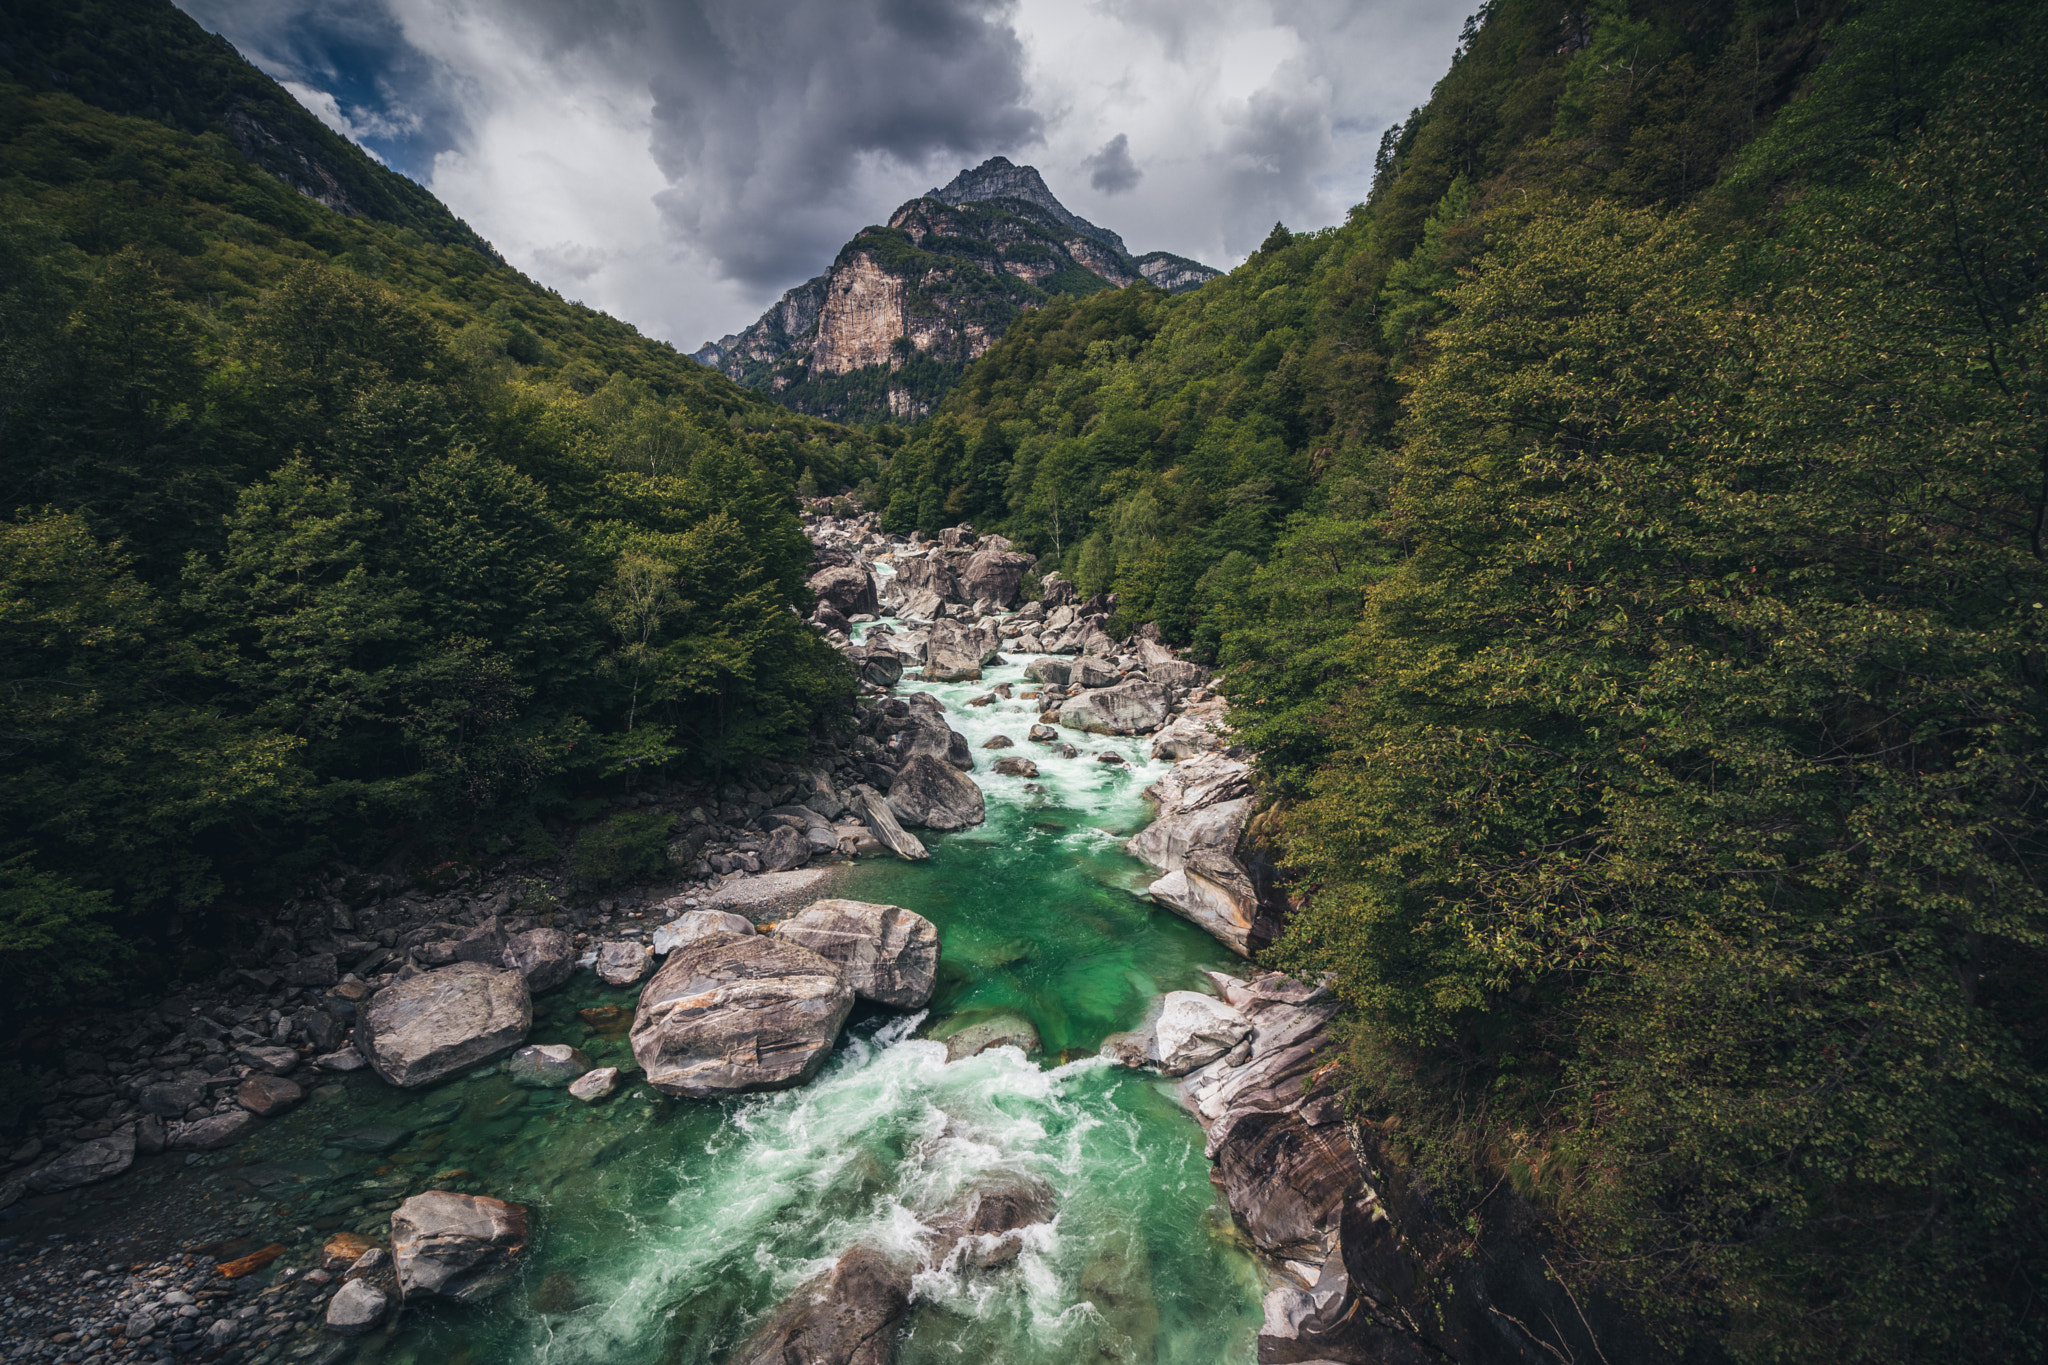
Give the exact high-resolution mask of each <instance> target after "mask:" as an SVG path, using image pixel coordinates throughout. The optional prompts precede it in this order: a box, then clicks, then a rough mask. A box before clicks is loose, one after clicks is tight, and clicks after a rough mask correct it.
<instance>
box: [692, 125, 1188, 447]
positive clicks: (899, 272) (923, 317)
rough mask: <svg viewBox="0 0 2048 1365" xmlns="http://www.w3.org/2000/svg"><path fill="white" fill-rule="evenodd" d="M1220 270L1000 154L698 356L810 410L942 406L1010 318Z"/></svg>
mask: <svg viewBox="0 0 2048 1365" xmlns="http://www.w3.org/2000/svg"><path fill="white" fill-rule="evenodd" d="M1220 273H1221V272H1219V271H1216V270H1212V269H1210V268H1209V267H1208V266H1205V265H1202V264H1201V263H1200V262H1198V261H1191V260H1188V259H1187V258H1186V257H1183V256H1174V255H1171V254H1169V253H1167V252H1163V251H1155V252H1151V253H1149V254H1147V255H1144V256H1136V257H1134V256H1132V255H1131V253H1130V252H1129V250H1128V249H1127V248H1126V247H1125V246H1124V241H1123V238H1121V237H1119V236H1117V234H1116V233H1114V232H1111V231H1110V230H1109V229H1108V228H1104V227H1097V226H1096V225H1095V224H1093V223H1091V222H1089V221H1088V220H1087V219H1085V218H1082V217H1080V216H1078V215H1076V214H1074V213H1071V212H1069V211H1068V210H1067V208H1066V207H1065V206H1064V205H1062V204H1061V203H1060V201H1059V200H1058V199H1057V198H1055V197H1054V196H1053V193H1052V191H1051V190H1050V189H1048V188H1046V184H1045V181H1044V179H1043V178H1042V177H1041V176H1040V175H1039V174H1038V171H1037V170H1036V169H1035V168H1033V167H1031V166H1018V165H1014V164H1012V163H1011V162H1009V161H1007V160H1005V159H1004V158H1002V157H993V158H991V159H989V160H988V161H985V162H983V163H982V164H981V165H979V166H976V167H974V168H973V169H971V170H965V171H962V172H961V173H960V174H959V175H957V176H955V177H954V178H953V180H952V181H951V183H949V184H947V185H945V186H944V187H942V188H939V189H935V190H932V191H931V192H930V193H929V194H925V195H921V196H920V197H918V198H916V199H913V200H911V201H910V202H908V203H906V204H904V205H903V206H902V207H900V208H898V209H897V210H896V212H895V213H893V214H891V215H890V217H889V221H888V223H887V224H886V225H884V226H881V227H871V228H867V229H865V230H864V231H862V232H861V233H860V235H859V236H857V237H855V238H854V239H853V240H852V241H851V242H849V243H847V244H846V246H845V247H844V248H842V249H841V250H840V253H839V256H838V259H837V260H835V261H834V262H833V263H832V268H831V269H830V270H828V271H826V273H824V274H823V275H819V276H818V277H816V278H815V279H811V280H807V281H805V282H804V283H803V284H800V285H798V286H797V287H796V288H794V289H792V290H790V291H789V292H788V293H787V294H784V295H783V296H782V298H781V299H780V300H779V301H778V302H777V303H776V304H775V306H774V307H773V308H770V309H769V310H768V311H767V312H766V313H764V314H763V315H762V316H761V319H760V320H759V321H758V322H756V323H755V324H754V325H753V326H751V327H749V328H747V329H746V330H745V331H743V332H737V333H734V334H733V335H731V336H727V337H723V338H721V339H719V340H718V341H713V342H706V343H705V344H704V346H703V347H702V348H700V349H699V350H698V351H697V352H696V356H695V358H696V359H697V360H699V361H700V362H702V363H703V364H706V365H709V366H711V367H712V368H714V369H717V370H721V371H723V372H724V373H725V374H727V375H729V376H731V377H732V378H733V379H736V380H738V381H739V382H740V383H742V384H746V385H748V386H750V387H753V388H757V389H762V390H765V391H767V392H769V393H771V394H774V395H775V396H776V397H777V398H778V399H779V400H780V401H782V402H784V403H786V404H788V405H789V406H790V407H793V408H796V409H797V410H798V411H800V412H811V413H817V414H820V415H823V416H831V417H839V418H846V419H854V420H858V419H863V418H873V417H880V416H892V417H898V418H916V417H920V416H923V415H924V414H925V413H927V412H929V411H931V409H932V408H933V407H935V406H936V405H937V404H938V401H939V399H940V398H942V397H943V396H944V395H945V392H946V390H947V389H949V388H951V387H952V385H953V382H954V381H955V380H956V379H957V378H958V377H959V375H960V372H961V371H962V370H963V369H965V368H966V366H967V364H968V362H969V361H972V360H973V359H974V358H975V357H976V356H978V355H980V354H981V353H982V352H983V351H985V350H987V349H988V348H989V347H990V346H992V345H994V344H995V343H996V341H997V340H998V339H999V338H1001V336H1002V334H1003V331H1004V330H1005V329H1006V328H1007V327H1008V326H1009V324H1010V321H1011V320H1012V319H1013V318H1015V317H1016V316H1017V315H1018V314H1019V313H1022V312H1023V311H1024V310H1026V309H1028V308H1035V307H1038V306H1039V305H1040V304H1043V303H1044V302H1046V301H1047V300H1048V299H1050V298H1052V297H1053V296H1054V295H1056V294H1087V293H1093V292H1095V291H1096V290H1098V289H1107V288H1122V287H1124V286H1125V285H1129V284H1133V283H1136V282H1137V281H1139V280H1146V281H1149V282H1151V283H1152V284H1154V285H1156V286H1157V287H1159V288H1161V289H1164V290H1166V291H1168V292H1169V293H1180V292H1183V291H1185V290H1189V289H1195V288H1199V287H1200V286H1201V285H1203V284H1206V283H1207V282H1208V281H1210V280H1213V279H1215V278H1216V277H1217V276H1218V275H1219V274H1220Z"/></svg>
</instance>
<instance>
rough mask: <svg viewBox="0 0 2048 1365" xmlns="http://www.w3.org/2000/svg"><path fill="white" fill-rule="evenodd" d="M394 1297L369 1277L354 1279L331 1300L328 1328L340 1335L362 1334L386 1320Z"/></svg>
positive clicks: (353, 1335)
mask: <svg viewBox="0 0 2048 1365" xmlns="http://www.w3.org/2000/svg"><path fill="white" fill-rule="evenodd" d="M390 1307H391V1299H390V1297H389V1296H388V1295H386V1294H385V1292H384V1291H383V1290H381V1289H379V1288H378V1287H377V1286H376V1285H374V1284H371V1283H370V1282H369V1281H368V1280H350V1281H349V1282H348V1283H346V1284H344V1285H342V1287H341V1288H340V1289H338V1290H336V1291H335V1294H334V1297H333V1298H331V1299H329V1300H328V1301H327V1330H328V1331H330V1332H333V1333H335V1334H336V1335H338V1336H344V1337H359V1336H361V1335H362V1334H363V1333H365V1332H367V1331H369V1330H370V1329H371V1328H373V1327H375V1326H376V1325H377V1324H378V1323H380V1322H382V1321H384V1314H385V1312H386V1311H388V1310H389V1309H390Z"/></svg>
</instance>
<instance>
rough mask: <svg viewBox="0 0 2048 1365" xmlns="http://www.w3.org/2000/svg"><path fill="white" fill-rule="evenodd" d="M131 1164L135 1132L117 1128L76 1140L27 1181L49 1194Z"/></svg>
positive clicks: (115, 1172)
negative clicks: (99, 1136)
mask: <svg viewBox="0 0 2048 1365" xmlns="http://www.w3.org/2000/svg"><path fill="white" fill-rule="evenodd" d="M134 1164H135V1135H134V1134H133V1133H128V1132H118V1133H113V1134H110V1135H109V1136H107V1137H103V1138H94V1139H92V1140H91V1141H90V1142H81V1143H79V1144H78V1145H77V1146H76V1147H73V1148H72V1149H71V1150H70V1151H68V1152H66V1153H65V1154H64V1155H62V1156H60V1157H58V1158H57V1159H56V1160H55V1161H52V1162H51V1163H50V1164H49V1165H47V1166H44V1167H42V1168H41V1169H39V1170H36V1171H32V1172H30V1174H29V1177H28V1180H27V1182H26V1183H27V1185H28V1187H29V1188H30V1189H31V1190H34V1191H35V1192H36V1193H37V1194H48V1193H50V1192H52V1191H55V1190H69V1189H74V1188H76V1187H77V1186H80V1185H90V1184H92V1183H93V1182H94V1181H96V1180H107V1179H111V1178H112V1177H114V1176H117V1175H119V1174H121V1172H123V1171H125V1170H127V1169H128V1168H129V1167H130V1166H133V1165H134Z"/></svg>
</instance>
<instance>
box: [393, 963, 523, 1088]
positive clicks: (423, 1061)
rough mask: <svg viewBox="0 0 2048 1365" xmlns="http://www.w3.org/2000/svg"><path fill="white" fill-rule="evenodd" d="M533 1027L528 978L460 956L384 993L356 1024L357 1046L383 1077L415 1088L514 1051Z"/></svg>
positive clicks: (396, 983)
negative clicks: (460, 958) (469, 960)
mask: <svg viewBox="0 0 2048 1365" xmlns="http://www.w3.org/2000/svg"><path fill="white" fill-rule="evenodd" d="M532 1027H533V997H532V995H531V994H530V993H529V992H528V990H527V988H526V978H525V977H523V976H521V975H520V974H519V973H518V972H516V971H513V970H511V969H509V968H505V967H486V966H484V965H483V964H482V963H480V962H457V963H453V964H451V965H449V966H446V967H441V968H438V969H436V970H434V971H431V972H422V973H420V974H419V975H418V976H416V977H413V978H412V979H411V980H409V981H398V982H394V983H393V984H391V985H389V986H386V987H385V988H384V989H383V990H381V991H378V992H377V994H376V995H374V996H372V997H371V998H370V1003H369V1006H368V1007H367V1008H366V1009H364V1010H363V1012H362V1017H361V1020H360V1021H359V1022H358V1023H357V1025H356V1046H357V1048H359V1049H360V1050H361V1051H362V1054H363V1055H364V1056H365V1057H367V1058H368V1059H369V1062H370V1067H371V1069H372V1070H374V1071H375V1072H376V1073H377V1074H378V1075H379V1076H382V1077H383V1078H384V1079H385V1080H387V1081H389V1082H390V1083H391V1084H393V1085H396V1086H402V1087H404V1088H406V1089H408V1090H412V1089H417V1088H418V1087H420V1086H423V1085H432V1084H433V1083H434V1082H435V1081H438V1080H442V1079H444V1078H446V1077H448V1076H452V1075H454V1074H455V1073H456V1072H458V1071H463V1070H466V1069H467V1068H469V1067H472V1066H475V1065H477V1064H478V1063H479V1062H487V1061H489V1060H491V1059H492V1058H493V1057H499V1056H502V1055H504V1054H505V1053H507V1052H510V1051H512V1049H514V1048H516V1047H518V1046H519V1045H520V1044H521V1043H523V1042H525V1041H526V1035H527V1032H528V1030H530V1029H531V1028H532Z"/></svg>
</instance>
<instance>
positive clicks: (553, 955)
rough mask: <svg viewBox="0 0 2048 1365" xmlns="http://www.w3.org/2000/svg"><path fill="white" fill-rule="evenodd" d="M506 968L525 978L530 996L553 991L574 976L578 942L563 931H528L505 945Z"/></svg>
mask: <svg viewBox="0 0 2048 1365" xmlns="http://www.w3.org/2000/svg"><path fill="white" fill-rule="evenodd" d="M505 965H506V966H507V967H510V968H511V969H512V970H513V971H515V972H518V973H519V974H520V975H521V976H523V977H525V978H526V989H527V990H528V991H529V992H530V993H532V994H534V995H539V994H540V993H541V992H542V991H551V990H553V989H554V988H555V987H557V986H559V985H561V984H562V983H563V982H564V981H567V980H568V979H569V978H570V977H571V976H572V975H574V974H575V971H576V941H575V940H574V939H572V938H570V937H569V935H568V934H567V933H565V932H563V931H562V930H560V929H528V930H527V931H526V932H525V933H523V934H514V935H513V936H512V938H511V940H510V941H509V942H508V943H506V945H505Z"/></svg>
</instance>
